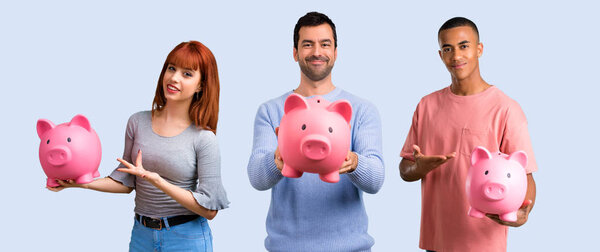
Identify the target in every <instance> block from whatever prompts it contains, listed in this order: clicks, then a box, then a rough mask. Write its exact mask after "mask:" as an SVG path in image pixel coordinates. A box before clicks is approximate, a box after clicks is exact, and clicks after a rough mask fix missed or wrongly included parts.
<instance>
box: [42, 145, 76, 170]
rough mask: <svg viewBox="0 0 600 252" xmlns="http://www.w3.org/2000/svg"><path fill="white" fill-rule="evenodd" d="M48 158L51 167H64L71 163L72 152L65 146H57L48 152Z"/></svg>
mask: <svg viewBox="0 0 600 252" xmlns="http://www.w3.org/2000/svg"><path fill="white" fill-rule="evenodd" d="M46 158H47V160H48V163H50V164H51V165H54V166H60V165H64V164H66V163H68V162H69V161H71V150H69V148H67V147H65V146H55V147H54V148H52V149H50V150H49V151H48V152H47V154H46Z"/></svg>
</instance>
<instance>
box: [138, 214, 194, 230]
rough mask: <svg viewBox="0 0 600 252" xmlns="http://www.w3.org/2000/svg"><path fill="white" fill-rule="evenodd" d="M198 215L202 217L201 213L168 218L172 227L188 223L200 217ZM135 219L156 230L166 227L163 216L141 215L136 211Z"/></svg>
mask: <svg viewBox="0 0 600 252" xmlns="http://www.w3.org/2000/svg"><path fill="white" fill-rule="evenodd" d="M198 217H200V216H199V215H177V216H173V217H169V218H167V222H168V223H169V226H170V227H172V226H176V225H179V224H183V223H186V222H188V221H192V220H195V219H198ZM135 219H136V220H138V221H139V222H140V223H142V225H144V226H145V227H149V228H153V229H156V230H161V229H162V228H164V227H166V225H165V221H164V220H163V218H152V217H147V216H143V215H139V214H137V213H136V214H135Z"/></svg>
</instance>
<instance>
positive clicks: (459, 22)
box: [438, 17, 479, 41]
mask: <svg viewBox="0 0 600 252" xmlns="http://www.w3.org/2000/svg"><path fill="white" fill-rule="evenodd" d="M460 26H468V27H471V28H472V29H473V31H475V34H477V41H479V30H477V25H475V23H473V21H471V20H469V19H468V18H464V17H453V18H451V19H448V21H446V22H445V23H444V24H443V25H442V27H440V29H439V30H438V38H439V37H440V33H442V31H443V30H448V29H452V28H455V27H460Z"/></svg>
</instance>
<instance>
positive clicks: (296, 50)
mask: <svg viewBox="0 0 600 252" xmlns="http://www.w3.org/2000/svg"><path fill="white" fill-rule="evenodd" d="M292 56H293V57H294V61H296V62H298V49H296V48H295V47H294V51H293V52H292Z"/></svg>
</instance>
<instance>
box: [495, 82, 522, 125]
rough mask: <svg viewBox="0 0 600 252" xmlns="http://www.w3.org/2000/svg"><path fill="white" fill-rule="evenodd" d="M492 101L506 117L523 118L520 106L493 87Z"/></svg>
mask: <svg viewBox="0 0 600 252" xmlns="http://www.w3.org/2000/svg"><path fill="white" fill-rule="evenodd" d="M493 99H494V100H495V101H496V103H497V104H498V105H499V106H501V107H502V109H503V110H504V111H506V114H507V116H509V117H517V118H522V119H524V118H525V113H524V112H523V109H521V105H520V104H519V103H518V102H517V101H516V100H514V99H512V98H511V97H510V96H508V95H507V94H505V93H504V92H502V90H500V89H499V88H497V87H495V90H494V93H493Z"/></svg>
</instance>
